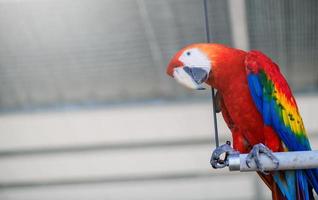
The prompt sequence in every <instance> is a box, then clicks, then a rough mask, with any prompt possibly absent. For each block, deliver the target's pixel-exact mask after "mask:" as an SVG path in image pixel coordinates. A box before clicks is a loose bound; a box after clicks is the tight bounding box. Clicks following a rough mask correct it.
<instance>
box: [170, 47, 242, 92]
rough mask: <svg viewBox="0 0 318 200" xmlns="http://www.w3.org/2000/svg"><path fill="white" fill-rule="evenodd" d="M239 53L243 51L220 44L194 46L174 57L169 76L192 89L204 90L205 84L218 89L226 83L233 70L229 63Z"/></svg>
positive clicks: (185, 48) (186, 48) (182, 50)
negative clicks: (219, 84)
mask: <svg viewBox="0 0 318 200" xmlns="http://www.w3.org/2000/svg"><path fill="white" fill-rule="evenodd" d="M237 52H238V53H239V54H242V52H243V51H240V50H237V49H233V48H230V47H227V46H224V45H220V44H211V43H200V44H192V45H189V46H186V47H184V48H183V49H181V50H180V51H178V52H177V53H176V54H175V55H174V56H173V58H172V59H171V61H170V63H169V65H168V67H167V74H168V75H169V76H171V77H173V78H174V79H175V80H176V81H177V82H179V83H180V84H182V85H184V86H186V87H187V88H190V89H196V90H202V89H204V83H206V84H208V85H210V86H212V87H214V88H217V89H218V82H223V83H224V79H227V78H228V77H229V73H231V70H233V68H232V66H233V65H232V66H231V64H230V63H231V62H229V61H232V60H233V58H235V56H232V55H233V53H234V54H235V53H237ZM225 82H227V81H225Z"/></svg>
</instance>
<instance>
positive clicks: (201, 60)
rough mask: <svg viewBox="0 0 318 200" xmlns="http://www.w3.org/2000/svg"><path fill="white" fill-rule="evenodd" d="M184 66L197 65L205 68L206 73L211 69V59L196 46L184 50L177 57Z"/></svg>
mask: <svg viewBox="0 0 318 200" xmlns="http://www.w3.org/2000/svg"><path fill="white" fill-rule="evenodd" d="M179 61H181V62H182V63H183V64H184V66H188V67H192V68H193V67H199V68H202V69H204V70H206V72H207V73H209V72H210V70H211V61H210V60H209V58H208V57H207V56H206V55H205V54H204V53H202V52H201V51H200V50H199V49H198V48H192V49H187V50H185V51H184V52H183V53H182V55H181V56H180V58H179Z"/></svg>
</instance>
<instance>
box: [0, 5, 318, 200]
mask: <svg viewBox="0 0 318 200" xmlns="http://www.w3.org/2000/svg"><path fill="white" fill-rule="evenodd" d="M208 11H209V12H208V17H209V21H210V24H209V26H210V29H211V37H212V41H213V42H216V43H222V44H227V45H230V46H233V47H237V48H241V49H244V50H249V49H258V50H261V51H263V52H264V53H266V54H267V55H269V56H270V57H271V58H272V59H273V60H274V61H275V62H277V63H278V64H279V65H280V67H281V70H282V71H283V73H284V74H285V75H286V78H287V80H288V81H289V83H290V85H291V87H292V89H293V91H294V92H295V95H296V99H297V101H298V104H299V107H300V111H301V114H302V116H303V119H304V122H305V126H306V128H307V131H308V134H309V136H310V138H311V141H312V146H313V148H314V149H317V148H318V137H317V136H318V135H317V132H318V123H317V118H316V116H315V113H318V106H317V100H318V95H317V91H318V90H317V89H318V70H317V68H316V67H317V66H318V56H317V55H318V24H317V20H318V14H317V13H318V2H317V1H315V0H307V1H297V0H292V1H290V0H281V1H275V0H270V1H260V0H257V1H252V0H246V1H244V0H226V1H218V0H209V1H208ZM0 30H1V31H0V199H4V200H18V199H19V200H46V199H50V200H64V199H66V200H69V199H76V200H81V199H83V200H84V199H85V200H86V199H87V200H91V199H93V200H94V199H96V200H100V199H103V200H104V199H115V200H117V199H136V200H137V199H138V200H139V199H158V200H159V199H189V200H190V199H191V200H192V199H195V200H199V199H200V200H201V199H269V198H270V195H269V192H268V189H267V188H266V187H265V185H264V184H262V183H261V181H260V179H259V178H258V177H257V176H256V175H255V174H254V173H234V172H228V170H226V169H225V170H212V169H210V166H209V159H210V158H209V157H210V153H211V150H212V149H213V148H214V143H213V141H211V140H212V139H213V137H212V130H213V124H212V106H211V97H210V92H209V91H189V90H186V89H184V88H183V87H182V86H180V85H178V84H177V83H176V82H175V81H174V80H172V79H171V78H169V77H167V76H166V74H165V68H166V65H167V63H168V62H169V59H170V58H171V57H172V55H173V54H174V53H175V52H176V51H177V50H179V49H180V48H182V47H183V46H185V45H187V44H191V43H197V42H204V41H205V29H204V13H203V1H201V0H162V1H154V0H116V1H114V0H0ZM218 121H219V124H220V137H221V142H222V143H224V142H225V141H226V140H229V139H230V134H229V130H228V129H227V128H226V127H225V125H224V123H223V119H222V117H221V116H219V117H218Z"/></svg>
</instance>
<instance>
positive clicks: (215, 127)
mask: <svg viewBox="0 0 318 200" xmlns="http://www.w3.org/2000/svg"><path fill="white" fill-rule="evenodd" d="M203 3H204V19H205V20H204V21H205V31H206V40H207V42H208V43H210V42H211V39H210V29H209V19H208V5H207V4H208V2H207V0H203ZM211 92H212V103H213V120H214V133H215V135H214V138H215V146H216V147H219V133H218V123H217V118H216V102H215V90H214V88H213V87H211Z"/></svg>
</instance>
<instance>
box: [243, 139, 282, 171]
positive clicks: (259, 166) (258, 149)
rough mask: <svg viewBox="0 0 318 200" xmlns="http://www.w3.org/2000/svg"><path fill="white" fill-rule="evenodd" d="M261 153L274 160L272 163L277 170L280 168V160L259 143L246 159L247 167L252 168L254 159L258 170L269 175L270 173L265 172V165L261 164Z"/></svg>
mask: <svg viewBox="0 0 318 200" xmlns="http://www.w3.org/2000/svg"><path fill="white" fill-rule="evenodd" d="M260 153H264V154H265V155H267V156H268V157H269V158H270V159H271V160H272V162H273V163H274V164H275V165H276V168H278V166H279V161H278V159H277V158H276V156H274V154H273V152H272V151H271V150H270V149H269V148H268V147H267V146H265V145H264V144H262V143H259V144H256V145H254V146H253V149H252V150H251V152H250V153H249V154H248V155H247V157H246V165H247V166H248V167H250V164H251V162H252V160H253V159H254V161H255V164H256V167H257V169H258V170H259V171H260V172H261V173H263V174H265V175H267V174H268V172H265V170H264V167H263V164H262V163H261V162H260V158H259V156H260V155H259V154H260Z"/></svg>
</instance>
